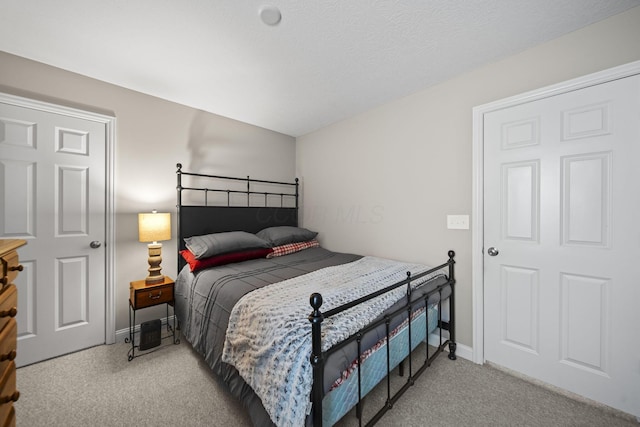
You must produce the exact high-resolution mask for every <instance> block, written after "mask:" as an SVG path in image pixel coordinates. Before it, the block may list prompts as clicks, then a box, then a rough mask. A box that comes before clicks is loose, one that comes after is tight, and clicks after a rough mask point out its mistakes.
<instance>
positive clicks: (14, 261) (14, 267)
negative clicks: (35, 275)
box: [0, 251, 22, 285]
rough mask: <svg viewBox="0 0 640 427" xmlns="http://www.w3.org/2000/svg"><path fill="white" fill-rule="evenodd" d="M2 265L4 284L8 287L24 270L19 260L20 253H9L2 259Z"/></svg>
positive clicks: (0, 262) (0, 259)
mask: <svg viewBox="0 0 640 427" xmlns="http://www.w3.org/2000/svg"><path fill="white" fill-rule="evenodd" d="M0 264H2V277H3V279H2V284H4V285H8V284H9V283H13V281H14V280H15V278H16V276H18V271H19V270H21V269H22V266H21V265H20V262H19V260H18V252H15V251H13V252H9V253H6V254H4V255H2V256H1V257H0Z"/></svg>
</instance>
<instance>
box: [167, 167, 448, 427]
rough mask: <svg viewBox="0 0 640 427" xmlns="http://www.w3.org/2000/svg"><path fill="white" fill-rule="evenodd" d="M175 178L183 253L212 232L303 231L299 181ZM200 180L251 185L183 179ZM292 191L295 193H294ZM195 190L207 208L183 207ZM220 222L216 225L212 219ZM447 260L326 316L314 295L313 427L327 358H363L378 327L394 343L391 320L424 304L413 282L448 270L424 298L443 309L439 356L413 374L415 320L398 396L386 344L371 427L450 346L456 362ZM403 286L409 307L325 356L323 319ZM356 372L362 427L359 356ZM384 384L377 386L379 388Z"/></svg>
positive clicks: (319, 416)
mask: <svg viewBox="0 0 640 427" xmlns="http://www.w3.org/2000/svg"><path fill="white" fill-rule="evenodd" d="M176 168H177V170H176V174H177V186H176V190H177V201H178V203H177V213H178V252H180V251H181V250H182V249H184V248H185V244H184V238H185V237H190V236H194V235H201V234H210V233H219V232H226V231H247V232H250V233H257V232H258V231H260V230H262V229H264V228H267V227H272V226H279V225H288V226H298V209H299V182H298V179H297V178H296V179H295V182H293V183H291V182H279V181H268V180H259V179H252V178H250V177H249V176H247V177H246V178H235V177H228V176H218V175H207V174H200V173H192V172H185V171H183V170H182V164H180V163H178V164H177V165H176ZM185 176H186V177H198V178H204V179H212V180H222V181H231V182H236V183H246V189H219V188H208V187H202V186H183V182H182V179H183V177H185ZM260 185H266V186H283V187H284V188H288V189H289V191H290V192H274V191H258V190H257V189H256V188H255V187H256V186H260ZM291 189H293V190H291ZM185 191H192V192H196V193H201V194H203V195H204V200H202V203H203V204H202V205H183V204H182V201H183V192H185ZM209 193H222V194H226V195H227V197H226V206H225V205H223V206H212V205H208V203H209V200H208V195H209ZM233 194H239V195H246V205H242V206H232V203H231V195H233ZM257 195H260V196H263V197H264V202H263V203H262V205H260V206H251V197H252V196H257ZM276 197H278V198H279V199H280V203H279V206H268V204H269V203H268V202H269V200H270V199H274V198H276ZM286 199H293V202H294V206H293V207H285V206H284V201H285V200H286ZM213 218H215V220H213ZM448 257H449V259H448V261H447V262H445V263H444V264H441V265H439V266H437V267H435V268H433V269H431V270H429V271H426V272H423V273H421V274H418V275H415V276H413V277H412V276H411V275H410V273H407V278H406V279H405V280H402V281H400V282H397V283H394V284H392V285H390V286H388V287H386V288H384V289H381V290H380V291H377V292H375V293H372V294H370V295H367V296H364V297H362V298H359V299H357V300H354V301H351V302H349V303H347V304H344V305H342V306H340V307H336V308H334V309H332V310H328V311H325V312H322V311H321V309H320V308H321V306H322V302H323V301H322V295H321V294H319V293H314V294H312V295H311V296H310V298H309V303H310V305H311V308H312V312H311V314H310V315H309V318H308V319H309V322H311V340H312V354H311V356H310V361H311V365H312V367H313V386H312V392H311V396H310V399H311V401H312V408H313V410H312V420H313V425H314V426H315V427H320V426H322V401H323V398H324V390H323V375H324V361H325V360H326V359H327V358H328V356H329V355H330V354H332V353H334V352H336V351H338V350H339V349H341V348H342V347H344V346H346V345H348V344H350V343H352V342H354V341H355V342H356V343H357V349H358V354H362V351H363V349H362V348H361V341H362V338H363V337H364V335H365V334H366V333H367V332H368V331H370V330H372V329H374V328H376V327H378V326H379V325H381V324H385V325H386V338H387V343H389V339H390V332H391V331H390V327H389V325H390V323H391V319H392V318H394V317H395V316H396V315H399V314H401V313H402V312H403V311H406V313H407V316H408V318H409V319H411V314H412V313H413V311H414V306H415V305H417V304H418V303H420V300H413V301H412V299H411V293H412V289H411V282H412V281H415V280H418V279H420V278H421V277H424V276H426V275H428V274H430V273H433V272H435V271H438V270H441V269H445V268H446V269H448V278H447V281H446V282H445V283H443V284H441V285H440V286H438V287H436V288H435V289H434V290H433V291H431V292H429V293H428V294H426V295H425V296H424V304H425V307H427V306H428V304H431V303H433V302H437V304H438V325H437V326H438V327H439V330H440V335H439V344H438V346H437V348H436V349H435V351H433V352H431V354H430V351H429V345H425V348H426V354H425V357H424V360H423V361H422V363H421V364H420V365H419V366H418V367H417V369H416V370H415V372H414V364H415V363H414V358H415V357H418V356H416V355H415V354H414V353H417V352H416V351H411V349H412V343H411V327H412V323H413V321H409V322H408V328H409V329H408V332H409V335H408V337H409V348H408V354H407V357H406V359H405V361H408V365H409V366H408V368H409V373H408V376H407V380H406V382H405V383H404V384H403V385H402V386H401V387H400V388H399V389H398V390H396V391H395V392H393V393H392V390H391V380H390V374H391V367H390V356H389V345H387V376H386V380H387V381H386V386H387V387H386V388H387V390H386V391H387V393H386V394H387V398H386V401H385V404H384V406H383V407H382V408H381V409H380V410H378V412H376V413H375V414H374V415H373V417H372V418H371V419H370V420H369V421H368V422H367V423H366V425H367V426H369V425H373V424H375V423H376V422H377V421H379V420H380V418H382V416H383V415H384V414H385V413H386V412H387V411H388V410H390V409H392V408H393V405H394V404H395V403H396V402H397V401H398V399H400V397H401V396H402V395H403V394H404V392H405V391H407V389H408V388H409V387H411V386H412V385H413V384H414V383H415V380H416V379H417V378H418V377H419V376H420V375H422V373H423V372H424V371H425V370H426V369H427V368H428V367H429V366H430V365H431V363H432V362H433V360H434V359H435V358H436V357H438V355H439V354H440V353H442V351H443V350H444V349H445V348H446V347H447V346H448V349H449V354H448V357H449V359H451V360H455V359H456V355H455V352H456V342H455V327H454V325H455V322H454V314H455V305H454V303H455V300H454V294H455V292H454V285H455V283H456V280H455V271H454V265H455V260H454V257H455V252H454V251H449V252H448ZM184 265H185V261H184V259H183V258H182V257H181V256H180V254H179V253H178V271H180V270H181V269H182V267H183V266H184ZM401 286H406V288H407V302H406V304H405V305H404V306H403V307H401V308H399V309H397V310H396V311H394V312H393V313H389V314H387V315H386V316H384V318H382V319H380V320H378V321H377V322H374V323H372V324H370V325H368V326H367V327H365V328H363V329H361V330H360V331H358V332H357V333H356V334H354V335H352V336H351V337H349V338H347V339H346V340H344V341H342V342H340V343H338V344H336V345H335V346H334V347H332V348H331V349H329V350H327V351H322V322H323V320H324V319H326V318H329V317H331V316H334V315H336V314H338V313H340V312H343V311H345V310H348V309H350V308H352V307H354V306H356V305H358V304H361V303H363V302H365V301H368V300H370V299H373V298H375V297H377V296H380V295H382V294H384V293H386V292H389V291H391V290H393V289H396V288H399V287H401ZM447 287H449V289H450V295H449V296H448V298H447V297H445V298H446V299H445V300H448V301H449V321H448V322H447V321H443V320H442V302H443V297H442V294H443V291H445V289H446V288H447ZM425 321H426V322H427V324H426V326H427V329H426V330H427V331H429V324H428V322H429V320H428V316H425ZM443 330H447V331H448V332H449V338H447V339H445V338H444V337H443V334H442V331H443ZM356 359H357V366H358V369H357V372H358V403H357V405H356V415H357V417H358V419H359V424H360V425H362V422H363V420H362V415H363V409H362V408H363V399H364V397H365V396H363V395H362V390H361V378H360V372H361V369H360V357H357V358H356ZM404 363H405V362H402V363H400V365H399V374H400V376H403V375H404V370H405V368H404ZM379 386H380V384H378V387H379Z"/></svg>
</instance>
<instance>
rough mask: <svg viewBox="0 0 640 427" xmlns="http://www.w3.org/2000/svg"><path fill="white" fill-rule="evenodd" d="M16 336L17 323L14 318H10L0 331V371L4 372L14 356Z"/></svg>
mask: <svg viewBox="0 0 640 427" xmlns="http://www.w3.org/2000/svg"><path fill="white" fill-rule="evenodd" d="M17 338H18V324H17V322H16V319H10V320H9V323H7V325H6V326H5V327H4V328H3V329H2V330H1V331H0V372H4V370H5V368H6V367H7V365H9V362H11V361H12V360H14V359H15V358H16V347H17Z"/></svg>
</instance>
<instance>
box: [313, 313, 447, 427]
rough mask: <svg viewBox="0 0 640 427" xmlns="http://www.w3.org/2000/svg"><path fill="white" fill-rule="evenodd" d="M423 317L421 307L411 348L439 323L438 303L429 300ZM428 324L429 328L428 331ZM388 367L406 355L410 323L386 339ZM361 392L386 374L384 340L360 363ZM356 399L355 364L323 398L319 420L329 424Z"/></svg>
mask: <svg viewBox="0 0 640 427" xmlns="http://www.w3.org/2000/svg"><path fill="white" fill-rule="evenodd" d="M427 316H428V321H425V312H424V310H423V311H422V312H421V313H420V314H419V315H417V316H415V317H414V318H413V320H412V321H411V350H414V349H415V348H416V347H417V346H418V345H419V344H420V343H421V342H424V341H426V340H427V337H428V335H429V334H430V333H431V332H433V331H434V330H435V329H436V327H437V325H438V305H437V304H431V305H430V306H429V307H428V310H427ZM427 324H428V327H429V331H428V332H427ZM389 342H390V345H389V360H390V367H389V370H392V369H394V368H396V367H397V366H398V365H399V364H400V362H402V361H403V360H404V359H405V358H406V357H407V356H408V355H409V351H408V349H409V327H408V324H405V325H404V326H403V327H402V328H401V329H399V330H398V331H397V332H396V334H395V335H394V336H392V337H391V339H390V340H389ZM360 369H361V375H360V377H361V390H362V396H365V395H366V394H367V393H369V392H370V391H371V390H372V389H373V388H374V387H375V386H376V385H377V384H378V383H379V382H380V381H381V380H382V379H384V378H385V377H386V376H387V343H386V342H384V343H383V344H382V345H381V346H380V347H378V348H377V349H376V350H375V351H374V352H373V353H372V354H371V355H370V356H369V357H368V358H367V359H365V360H364V362H362V363H361V365H360ZM357 403H358V367H356V368H355V370H354V371H353V372H352V373H351V374H350V376H349V377H348V378H347V379H346V380H344V382H343V383H342V384H340V385H339V386H338V387H337V388H334V389H333V390H331V391H329V392H328V393H327V394H326V395H325V397H324V399H323V401H322V424H323V425H324V426H332V425H334V424H335V423H336V422H338V420H340V418H342V417H343V416H344V415H345V414H346V413H347V412H349V411H350V410H351V408H353V407H354V406H355V405H356V404H357Z"/></svg>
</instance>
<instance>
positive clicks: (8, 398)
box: [0, 390, 20, 404]
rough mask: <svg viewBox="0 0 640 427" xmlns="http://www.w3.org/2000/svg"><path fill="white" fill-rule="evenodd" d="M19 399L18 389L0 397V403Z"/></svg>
mask: <svg viewBox="0 0 640 427" xmlns="http://www.w3.org/2000/svg"><path fill="white" fill-rule="evenodd" d="M18 399H20V392H19V391H18V390H16V391H14V392H13V393H12V394H10V395H8V396H1V397H0V404H5V403H9V402H17V401H18Z"/></svg>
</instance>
